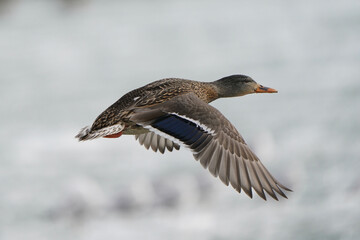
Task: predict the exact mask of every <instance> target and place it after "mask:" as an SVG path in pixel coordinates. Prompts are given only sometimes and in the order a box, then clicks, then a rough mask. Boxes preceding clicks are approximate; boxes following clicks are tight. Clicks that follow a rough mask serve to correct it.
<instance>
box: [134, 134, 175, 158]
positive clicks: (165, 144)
mask: <svg viewBox="0 0 360 240" xmlns="http://www.w3.org/2000/svg"><path fill="white" fill-rule="evenodd" d="M135 139H136V140H139V143H140V144H141V145H144V146H145V148H146V149H149V148H150V147H151V149H152V150H153V151H154V152H157V150H159V152H161V153H164V152H165V149H167V150H168V151H170V152H172V150H173V149H176V150H179V149H180V145H179V144H177V143H174V142H173V141H171V140H169V139H167V138H165V137H162V136H160V135H158V134H156V133H154V132H148V133H143V134H140V135H135Z"/></svg>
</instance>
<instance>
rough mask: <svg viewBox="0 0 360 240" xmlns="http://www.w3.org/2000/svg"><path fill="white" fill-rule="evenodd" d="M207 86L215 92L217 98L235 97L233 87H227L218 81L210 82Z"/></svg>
mask: <svg viewBox="0 0 360 240" xmlns="http://www.w3.org/2000/svg"><path fill="white" fill-rule="evenodd" d="M209 85H211V86H212V87H213V88H214V89H215V91H216V93H217V98H225V97H235V96H237V95H236V94H235V92H234V89H233V87H231V86H229V85H224V84H222V83H221V82H220V81H219V80H217V81H214V82H210V83H209Z"/></svg>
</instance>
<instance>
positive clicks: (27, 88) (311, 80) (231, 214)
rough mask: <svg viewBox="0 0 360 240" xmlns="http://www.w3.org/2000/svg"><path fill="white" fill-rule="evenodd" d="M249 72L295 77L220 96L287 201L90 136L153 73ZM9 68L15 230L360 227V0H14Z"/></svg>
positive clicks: (3, 70)
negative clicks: (85, 132) (100, 118)
mask: <svg viewBox="0 0 360 240" xmlns="http://www.w3.org/2000/svg"><path fill="white" fill-rule="evenodd" d="M235 73H242V74H247V75H249V76H251V77H253V78H254V79H255V80H256V81H257V82H259V83H261V84H263V85H265V86H269V87H273V88H276V89H277V90H279V93H277V94H262V95H261V94H259V95H250V96H245V97H241V98H232V99H222V100H218V101H216V102H214V103H213V106H215V107H216V108H218V109H219V110H221V111H222V113H223V114H224V115H225V116H227V117H228V118H229V120H230V121H231V122H232V123H233V124H234V125H235V126H236V127H237V129H238V130H239V131H240V132H241V133H242V135H243V137H244V138H245V139H246V140H247V142H248V143H249V144H250V145H251V147H252V148H253V149H254V151H255V152H256V153H257V154H258V155H259V157H260V158H261V159H262V161H263V163H264V164H265V166H267V168H268V169H269V170H270V171H271V172H272V173H273V174H274V175H275V176H276V177H277V178H278V179H279V180H280V181H281V182H282V183H284V184H285V185H286V186H289V187H290V188H292V189H293V190H294V192H293V193H289V194H288V198H289V199H287V200H286V199H281V200H280V201H279V202H277V201H274V200H272V199H269V200H268V201H267V202H265V201H263V200H262V199H260V198H259V197H258V196H255V197H254V198H253V199H250V198H248V197H247V196H246V195H245V194H243V193H241V194H238V193H237V192H236V191H234V190H233V189H232V188H231V187H226V186H224V185H223V184H222V183H221V182H220V181H219V179H216V178H213V177H212V176H211V174H209V173H208V171H207V170H204V169H203V168H202V167H201V166H200V164H199V163H198V162H196V161H195V160H193V157H192V155H191V153H190V152H189V151H186V150H185V149H182V150H181V151H178V152H173V153H167V154H164V155H161V154H159V153H153V152H152V151H147V150H146V149H145V148H144V147H142V146H140V145H139V144H138V143H137V142H136V141H135V140H134V139H133V137H131V136H123V137H121V138H119V139H98V140H94V141H89V142H84V143H79V142H77V141H76V140H75V139H74V136H75V135H76V134H77V132H78V131H79V129H80V128H81V127H83V126H86V125H88V124H91V123H92V121H93V120H94V119H95V118H96V116H97V115H98V114H99V113H101V111H103V110H104V109H105V108H106V107H107V106H109V105H110V104H111V103H113V102H115V101H116V100H117V99H118V98H120V97H121V96H122V95H123V94H125V93H126V92H128V91H129V90H132V89H134V88H137V87H140V86H142V85H145V84H146V83H148V82H151V81H154V80H157V79H160V78H164V77H182V78H189V79H194V80H200V81H212V80H216V79H218V78H221V77H223V76H227V75H230V74H235ZM0 81H1V88H0V111H1V118H0V126H1V127H0V134H1V135H0V136H1V138H0V239H1V240H2V239H4V240H5V239H6V240H7V239H29V240H32V239H34V240H35V239H36V240H41V239H61V240H66V239H78V240H82V239H84V240H85V239H86V240H92V239H94V240H95V239H197V240H198V239H307V240H308V239H359V238H360V207H359V203H360V176H359V170H360V163H359V160H360V93H359V92H360V1H357V0H353V1H332V0H330V1H325V0H323V1H313V0H311V1H310V0H305V1H285V0H277V1H235V0H233V1H213V0H211V1H164V0H157V1H144V0H143V1H99V0H98V1H96V0H79V1H65V0H63V1H55V0H54V1H45V0H38V1H25V0H18V1H1V2H0Z"/></svg>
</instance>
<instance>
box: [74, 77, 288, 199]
mask: <svg viewBox="0 0 360 240" xmlns="http://www.w3.org/2000/svg"><path fill="white" fill-rule="evenodd" d="M266 92H267V93H271V92H276V90H274V89H271V88H267V87H263V86H262V85H259V84H257V83H256V82H255V81H254V80H252V79H251V78H250V77H247V76H244V75H232V76H229V77H225V78H222V79H219V80H217V81H214V82H197V81H191V80H186V79H179V78H167V79H162V80H159V81H155V82H152V83H150V84H148V85H145V86H144V87H141V88H138V89H135V90H133V91H131V92H129V93H127V94H125V95H124V96H123V97H121V98H120V99H119V100H118V101H117V102H115V103H114V104H113V105H111V106H110V107H109V108H107V109H106V110H105V111H104V112H103V113H101V114H100V115H99V117H97V119H96V120H95V122H94V123H93V125H92V126H91V127H85V128H83V129H82V130H81V131H80V133H79V134H78V135H77V136H76V137H77V138H78V139H79V140H80V141H83V140H89V139H94V138H98V137H119V136H121V134H130V135H135V137H136V139H138V140H139V142H140V144H141V145H144V146H145V147H146V148H147V149H149V148H150V147H151V148H152V149H153V150H154V151H155V152H156V151H158V150H159V152H161V153H164V152H165V150H166V149H167V150H168V151H172V150H173V149H176V150H178V149H179V148H180V145H179V144H181V145H184V146H186V147H187V148H189V149H191V151H192V152H193V155H194V158H195V159H196V160H198V161H199V162H200V163H201V165H202V166H203V167H204V168H208V169H209V171H210V172H211V173H212V174H213V175H214V176H215V177H217V176H219V178H220V179H221V181H222V182H223V183H225V184H226V185H229V184H231V185H232V186H233V187H234V189H236V190H237V191H238V192H241V190H244V192H245V193H246V194H247V195H249V196H250V197H252V190H251V189H252V188H253V189H254V190H255V191H256V192H257V193H258V195H259V196H260V197H262V198H263V199H266V197H265V193H264V190H265V191H266V192H267V193H268V194H269V195H270V196H271V197H273V198H274V199H276V200H277V196H276V194H275V192H276V193H278V194H280V195H281V196H283V197H285V198H286V195H285V194H284V193H283V192H282V190H281V189H284V190H288V191H291V190H290V189H288V188H286V187H285V186H283V185H282V184H280V183H279V182H278V181H277V180H276V179H275V178H274V177H273V176H271V174H270V173H269V172H268V170H267V169H266V168H265V167H264V165H263V164H262V163H261V162H260V160H259V158H258V157H257V156H256V155H255V154H254V153H253V152H252V151H251V150H250V148H249V147H248V145H247V144H246V143H245V141H244V139H243V138H242V136H241V135H240V134H239V132H238V131H237V130H236V128H235V127H234V126H233V125H232V124H231V123H230V122H229V121H228V120H227V119H226V118H225V117H224V116H223V115H222V114H221V113H220V112H219V111H218V110H217V109H215V108H214V107H212V106H210V105H209V104H208V103H209V102H212V101H214V100H215V99H217V98H220V97H221V98H223V97H235V96H243V95H246V94H251V93H266Z"/></svg>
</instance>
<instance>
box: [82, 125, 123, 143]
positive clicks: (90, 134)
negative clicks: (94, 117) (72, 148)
mask: <svg viewBox="0 0 360 240" xmlns="http://www.w3.org/2000/svg"><path fill="white" fill-rule="evenodd" d="M124 128H125V125H121V124H118V125H112V126H109V127H105V128H101V129H97V130H91V127H90V126H86V127H84V128H82V129H81V130H80V132H79V133H78V134H77V135H76V136H75V138H77V139H78V140H79V141H86V140H92V139H95V138H100V137H105V136H108V135H112V134H117V133H120V132H121V131H122V130H123V129H124Z"/></svg>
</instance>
